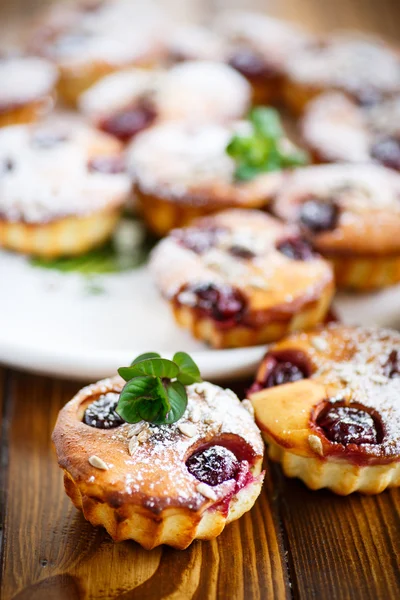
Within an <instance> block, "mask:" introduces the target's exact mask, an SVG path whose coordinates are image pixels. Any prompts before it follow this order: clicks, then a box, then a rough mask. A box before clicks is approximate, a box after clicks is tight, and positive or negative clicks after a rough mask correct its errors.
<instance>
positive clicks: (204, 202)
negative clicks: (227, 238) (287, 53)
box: [127, 122, 282, 236]
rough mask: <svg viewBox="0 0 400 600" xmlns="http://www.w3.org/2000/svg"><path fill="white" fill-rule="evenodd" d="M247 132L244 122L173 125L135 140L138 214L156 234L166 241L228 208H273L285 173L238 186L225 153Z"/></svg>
mask: <svg viewBox="0 0 400 600" xmlns="http://www.w3.org/2000/svg"><path fill="white" fill-rule="evenodd" d="M243 128H246V123H244V122H234V123H230V124H222V123H220V124H217V123H215V124H211V123H209V124H196V123H177V122H174V123H172V122H171V123H164V124H160V125H158V126H155V127H152V128H151V129H149V130H148V131H145V132H143V133H141V134H139V135H137V136H136V137H135V139H134V140H133V142H132V144H131V146H130V147H129V149H128V159H127V161H128V169H129V172H130V174H131V176H132V179H133V181H134V187H135V192H136V196H137V203H138V207H139V210H141V212H142V214H143V217H144V219H145V221H146V224H147V225H148V227H149V228H150V229H151V230H152V231H153V232H154V233H155V234H157V235H159V236H163V235H165V234H166V233H168V232H169V231H170V230H171V229H173V228H174V227H182V226H184V225H187V224H188V223H190V221H191V220H193V219H194V218H196V217H199V216H203V215H205V214H209V213H213V212H216V211H218V210H222V209H224V208H229V207H244V208H262V207H265V206H266V205H267V204H268V202H269V200H270V199H271V198H272V197H273V195H274V194H275V192H276V189H277V187H278V186H279V185H280V182H281V180H282V173H281V172H279V171H276V172H274V173H264V174H261V175H257V176H256V177H255V178H254V179H252V180H250V181H238V180H236V178H235V169H236V164H235V161H234V159H233V158H231V157H230V156H229V155H228V154H227V151H226V150H227V146H228V144H229V142H230V140H231V139H232V137H233V135H234V134H235V133H236V132H238V131H240V130H241V129H243Z"/></svg>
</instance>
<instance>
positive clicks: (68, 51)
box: [30, 0, 168, 104]
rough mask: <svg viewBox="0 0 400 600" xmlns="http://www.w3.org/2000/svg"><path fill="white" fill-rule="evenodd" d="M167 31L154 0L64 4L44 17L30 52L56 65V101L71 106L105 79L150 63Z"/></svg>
mask: <svg viewBox="0 0 400 600" xmlns="http://www.w3.org/2000/svg"><path fill="white" fill-rule="evenodd" d="M165 27H168V23H167V21H166V18H165V15H164V14H163V12H162V11H161V10H160V8H159V7H158V6H157V5H156V4H154V3H153V2H152V0H146V2H141V1H140V0H92V1H90V2H84V1H81V2H79V1H78V2H74V3H72V4H71V3H69V4H67V3H65V2H63V3H58V4H57V5H56V6H53V7H51V8H50V10H49V11H48V12H47V14H45V15H44V16H43V17H42V20H41V21H40V23H38V26H37V28H36V30H35V31H34V34H33V35H32V39H31V42H30V50H31V51H33V52H36V53H38V54H40V55H41V56H45V57H46V58H48V59H50V60H52V61H53V62H54V63H55V64H56V66H57V67H58V69H59V73H60V80H59V86H58V91H59V93H60V96H61V97H62V99H64V100H65V101H66V102H68V103H69V104H75V102H76V100H77V98H78V96H79V95H80V94H81V93H82V92H83V91H84V90H86V89H87V88H88V87H89V86H91V85H92V84H93V83H95V82H96V81H97V80H98V79H100V78H101V77H103V76H104V75H107V74H108V73H111V72H113V71H116V70H119V69H122V68H125V67H128V66H130V65H137V66H151V65H152V64H154V62H155V61H156V60H158V59H159V57H160V56H161V54H162V53H163V41H162V39H163V32H164V30H165Z"/></svg>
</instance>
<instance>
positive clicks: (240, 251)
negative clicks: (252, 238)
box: [228, 245, 255, 260]
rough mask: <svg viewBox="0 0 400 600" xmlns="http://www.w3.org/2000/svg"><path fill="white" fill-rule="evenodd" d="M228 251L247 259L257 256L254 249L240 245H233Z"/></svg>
mask: <svg viewBox="0 0 400 600" xmlns="http://www.w3.org/2000/svg"><path fill="white" fill-rule="evenodd" d="M228 252H229V254H232V256H236V257H237V258H244V259H245V260H250V259H251V258H254V257H255V254H254V252H253V251H252V250H250V249H249V248H245V247H244V246H239V245H234V246H231V247H230V248H229V250H228Z"/></svg>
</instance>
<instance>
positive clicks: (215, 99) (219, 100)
mask: <svg viewBox="0 0 400 600" xmlns="http://www.w3.org/2000/svg"><path fill="white" fill-rule="evenodd" d="M250 94H251V93H250V86H249V84H248V83H247V81H246V80H245V79H244V77H242V76H241V75H240V74H239V73H237V72H236V71H235V70H234V69H232V68H231V67H229V66H228V65H225V64H224V63H218V62H213V61H193V62H190V61H188V62H184V63H181V64H178V65H176V66H174V67H172V68H171V69H170V70H168V71H161V70H160V71H146V70H144V69H129V70H126V71H120V72H118V73H113V74H111V75H108V76H107V77H104V78H103V79H102V80H101V81H99V82H98V83H96V84H95V85H94V86H92V87H91V88H90V89H88V90H87V91H86V92H85V93H84V94H82V96H81V97H80V100H79V106H80V109H81V110H82V112H83V113H84V114H85V115H86V116H87V117H88V118H89V119H90V120H91V121H92V123H94V124H95V125H96V126H97V127H99V128H100V129H102V130H103V131H106V132H107V133H111V134H113V135H116V136H117V137H118V138H119V139H121V140H122V141H128V140H129V139H130V138H131V137H133V136H134V135H135V134H136V133H138V132H139V131H141V130H143V129H146V128H147V127H149V126H150V125H154V124H155V123H157V122H160V121H165V120H171V121H174V120H176V121H178V120H190V121H192V122H195V123H199V122H202V121H205V122H207V121H208V122H212V121H222V122H223V121H229V120H232V119H237V118H240V117H242V116H243V115H244V114H245V113H246V112H247V111H248V109H249V107H250Z"/></svg>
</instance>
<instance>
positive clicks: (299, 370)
mask: <svg viewBox="0 0 400 600" xmlns="http://www.w3.org/2000/svg"><path fill="white" fill-rule="evenodd" d="M309 375H310V368H309V366H308V365H307V359H306V357H305V355H303V354H302V353H300V352H296V351H293V352H291V351H289V350H287V351H285V352H282V354H281V355H276V356H273V355H271V354H267V356H265V358H264V360H263V363H262V366H261V368H260V370H259V373H258V375H257V379H256V381H255V382H254V383H253V385H252V386H251V388H250V389H249V391H248V393H250V394H254V393H255V392H259V391H260V390H264V389H265V388H271V387H275V386H277V385H282V384H284V383H293V382H294V381H299V380H300V379H305V378H307V377H309Z"/></svg>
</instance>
